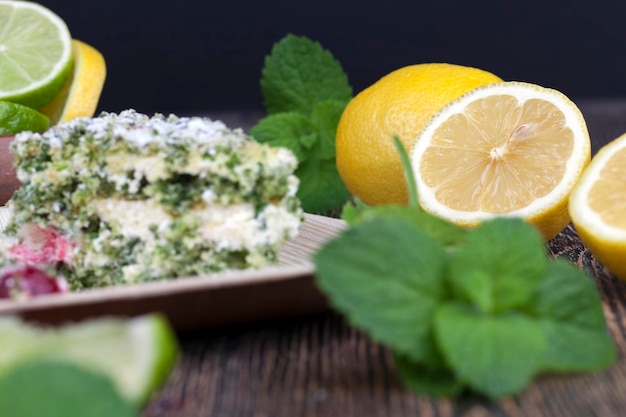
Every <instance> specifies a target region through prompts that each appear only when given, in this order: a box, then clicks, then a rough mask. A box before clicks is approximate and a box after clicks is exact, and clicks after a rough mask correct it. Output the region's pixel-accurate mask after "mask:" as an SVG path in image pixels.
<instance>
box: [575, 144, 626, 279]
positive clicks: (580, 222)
mask: <svg viewBox="0 0 626 417" xmlns="http://www.w3.org/2000/svg"><path fill="white" fill-rule="evenodd" d="M569 212H570V215H571V217H572V223H573V224H574V226H575V227H576V230H577V231H578V234H579V235H580V238H581V240H582V241H583V243H584V244H585V245H586V246H587V247H588V248H589V251H590V252H591V253H592V254H593V255H594V256H595V257H596V259H597V260H598V261H600V262H601V263H603V264H604V265H605V266H606V267H608V268H609V269H610V270H611V271H612V272H613V273H614V274H615V275H616V276H617V277H619V278H621V279H623V280H626V261H625V259H626V134H624V135H622V136H620V137H619V138H617V139H615V140H614V141H612V142H610V143H609V144H608V145H605V146H604V147H603V148H602V149H600V150H599V151H598V153H597V154H596V155H595V156H594V157H593V160H592V161H591V163H590V164H589V166H588V167H587V169H586V170H585V172H584V173H583V175H582V177H581V178H580V180H579V182H578V184H576V187H574V190H573V191H572V195H571V197H570V202H569Z"/></svg>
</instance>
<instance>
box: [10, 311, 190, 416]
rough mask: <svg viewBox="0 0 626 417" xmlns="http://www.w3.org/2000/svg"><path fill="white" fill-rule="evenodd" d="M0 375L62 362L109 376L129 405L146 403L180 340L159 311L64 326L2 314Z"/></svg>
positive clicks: (171, 362)
mask: <svg viewBox="0 0 626 417" xmlns="http://www.w3.org/2000/svg"><path fill="white" fill-rule="evenodd" d="M0 346H1V349H0V376H2V375H4V374H6V373H7V372H8V371H10V370H12V369H13V368H14V367H15V366H17V365H21V364H24V363H27V362H30V361H35V360H47V359H53V360H63V361H67V362H70V363H72V364H75V365H77V366H80V367H84V368H85V369H87V370H91V371H95V372H99V373H101V374H103V375H106V376H108V377H110V378H111V380H112V381H113V383H114V385H115V387H116V388H117V390H118V391H119V393H120V394H121V395H122V396H123V397H124V398H126V399H127V400H129V401H130V402H131V403H133V404H138V405H141V404H143V403H145V402H146V401H147V400H148V399H149V397H150V396H151V395H152V394H153V393H154V391H155V390H156V389H157V388H159V387H160V386H161V385H162V384H163V383H164V382H165V380H166V379H167V377H168V376H169V374H170V372H171V370H172V369H173V367H174V365H175V363H176V358H177V354H178V343H177V341H176V337H175V334H174V332H173V330H172V329H171V327H170V325H169V323H168V322H167V320H166V319H165V318H164V317H163V316H161V315H158V314H151V315H145V316H139V317H136V318H133V319H122V318H100V319H92V320H88V321H84V322H79V323H73V324H68V325H65V326H63V327H58V328H52V327H38V326H35V325H33V324H27V323H24V322H22V321H20V320H19V319H17V318H14V317H3V318H0Z"/></svg>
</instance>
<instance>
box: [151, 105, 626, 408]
mask: <svg viewBox="0 0 626 417" xmlns="http://www.w3.org/2000/svg"><path fill="white" fill-rule="evenodd" d="M577 104H578V105H579V107H580V108H581V110H582V112H583V114H584V115H585V119H586V121H587V124H588V128H589V133H590V136H591V140H592V147H593V148H592V151H593V152H594V153H595V152H596V151H597V150H598V149H599V147H600V146H602V145H603V144H605V143H607V142H609V141H610V140H612V139H614V138H616V137H617V136H619V135H621V134H622V133H624V132H626V101H606V100H593V101H591V100H588V101H579V102H578V103H577ZM210 116H211V117H213V118H216V119H217V118H219V119H222V120H223V121H224V122H225V123H227V124H228V125H229V126H231V127H235V126H241V127H243V128H244V129H247V128H248V127H250V126H251V125H252V124H253V123H254V122H255V121H256V120H257V118H258V117H259V116H260V115H259V114H257V113H241V114H234V113H213V114H210ZM548 246H549V249H550V251H551V252H552V253H555V254H565V255H567V256H568V257H569V258H570V259H571V260H572V261H573V262H575V263H576V264H578V265H579V266H580V267H582V268H585V269H587V270H588V271H589V273H590V274H591V275H592V276H593V277H594V278H595V280H596V282H597V285H598V288H599V289H600V291H601V293H602V296H603V298H604V306H605V313H606V318H607V323H608V327H609V329H610V331H611V333H612V334H613V336H614V340H615V342H616V344H617V346H618V349H619V358H618V361H617V362H616V364H615V365H614V366H612V367H611V368H610V369H608V370H606V371H604V372H601V373H597V374H592V375H575V376H572V375H570V376H542V377H540V378H538V379H536V380H535V381H534V382H533V384H532V385H530V386H529V387H528V388H527V389H526V390H525V391H524V392H523V393H522V394H521V395H519V396H518V397H514V398H507V399H504V400H502V401H500V402H498V403H489V402H486V401H484V400H480V399H476V398H467V399H463V400H457V401H450V400H433V399H431V398H429V397H426V396H421V395H416V394H415V393H413V392H411V391H409V390H407V389H405V388H403V387H402V385H401V384H400V381H399V379H398V377H397V375H396V371H395V369H394V364H393V360H392V357H391V355H390V352H389V351H388V350H387V349H386V348H384V347H382V346H380V345H378V344H376V343H373V342H371V341H370V340H368V338H367V337H366V336H364V335H363V334H362V333H360V332H359V331H356V330H354V329H353V328H351V327H350V326H349V325H347V324H346V322H345V321H344V320H343V319H342V318H341V317H340V316H339V315H337V314H335V313H333V312H327V313H324V314H321V315H315V316H305V317H291V318H288V319H282V320H276V321H271V322H257V323H242V324H238V325H231V326H228V327H222V328H210V329H204V330H202V331H195V332H192V333H181V334H179V340H180V345H181V357H180V360H179V363H178V365H177V367H176V368H175V370H174V372H173V373H172V375H171V377H170V378H169V379H168V381H167V383H166V384H165V386H164V387H163V388H162V389H161V390H160V391H159V392H157V394H156V395H155V396H154V398H153V399H152V401H151V402H150V403H149V404H148V406H147V408H146V409H145V411H144V414H143V415H144V416H145V417H208V416H216V417H313V416H333V417H335V416H336V417H351V416H356V417H370V416H371V417H374V416H376V417H378V416H393V417H395V416H424V417H426V416H427V417H447V416H464V417H470V416H471V417H483V416H511V417H521V416H529V417H533V416H546V417H547V416H550V417H557V416H563V417H578V416H580V417H583V416H584V417H588V416H601V417H609V416H616V417H617V416H620V417H622V416H626V358H625V357H624V352H625V350H626V284H625V283H622V282H620V281H618V280H617V279H616V278H615V277H614V276H612V275H611V273H610V272H609V271H607V270H606V269H605V268H603V267H602V266H601V265H599V264H598V263H597V262H596V261H595V260H594V259H593V257H592V256H591V255H590V254H589V252H588V251H586V250H585V248H584V247H583V246H582V244H581V242H580V240H579V238H578V236H577V234H576V232H575V230H573V229H572V228H571V226H570V227H568V228H567V229H566V230H565V231H564V232H562V233H561V234H559V235H558V236H557V237H556V238H554V239H553V240H552V241H551V242H549V243H548ZM207 314H219V311H214V312H209V311H207Z"/></svg>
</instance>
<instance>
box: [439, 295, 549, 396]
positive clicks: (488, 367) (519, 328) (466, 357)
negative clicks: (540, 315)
mask: <svg viewBox="0 0 626 417" xmlns="http://www.w3.org/2000/svg"><path fill="white" fill-rule="evenodd" d="M435 335H436V338H437V342H438V344H439V346H440V348H441V351H442V353H443V355H444V357H445V358H446V360H447V362H448V363H449V364H450V366H451V367H452V369H453V370H454V372H455V373H456V375H457V377H458V378H459V379H460V380H461V381H463V382H465V383H467V385H468V386H469V387H471V388H472V389H474V390H475V391H476V392H479V393H482V394H484V395H486V396H488V397H490V398H491V399H498V398H500V397H502V396H505V395H508V394H514V393H517V392H519V391H521V390H522V389H523V388H524V387H525V386H526V385H527V384H528V383H529V382H530V381H531V379H532V378H533V376H534V375H535V374H536V373H537V372H538V371H539V370H540V365H541V360H540V358H542V357H543V352H544V349H545V343H546V341H545V337H544V332H543V329H542V328H541V326H540V325H539V323H537V322H535V321H533V320H532V319H529V318H527V317H524V316H522V315H519V314H514V313H511V314H505V315H500V316H490V315H485V314H482V313H480V312H477V311H476V310H475V309H474V308H472V307H471V306H469V305H463V304H459V303H446V304H443V305H441V306H440V307H439V308H438V309H437V312H436V315H435Z"/></svg>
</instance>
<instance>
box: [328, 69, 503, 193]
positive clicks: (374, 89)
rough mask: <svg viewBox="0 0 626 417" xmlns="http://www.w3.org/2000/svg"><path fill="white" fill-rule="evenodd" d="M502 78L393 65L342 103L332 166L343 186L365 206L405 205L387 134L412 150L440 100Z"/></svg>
mask: <svg viewBox="0 0 626 417" xmlns="http://www.w3.org/2000/svg"><path fill="white" fill-rule="evenodd" d="M501 81H502V80H501V79H500V78H499V77H497V76H495V75H493V74H491V73H489V72H486V71H483V70H480V69H476V68H471V67H465V66H460V65H452V64H440V63H432V64H417V65H410V66H407V67H403V68H400V69H398V70H395V71H393V72H391V73H389V74H387V75H386V76H384V77H383V78H381V79H380V80H378V81H377V82H375V83H374V84H372V85H371V86H369V87H368V88H366V89H365V90H363V91H361V92H360V93H359V94H357V95H356V96H355V97H354V98H353V99H352V100H351V101H350V102H349V103H348V105H347V106H346V108H345V110H344V112H343V114H342V115H341V118H340V120H339V124H338V126H337V135H336V142H335V145H336V152H337V153H336V155H337V156H336V157H337V169H338V171H339V175H340V176H341V178H342V180H343V182H344V183H345V185H346V187H347V188H348V190H349V191H350V193H352V195H355V196H357V197H359V198H360V199H362V200H363V201H364V202H366V203H367V204H370V205H380V204H406V203H407V200H408V197H407V191H406V190H407V186H406V181H405V179H404V174H403V171H402V166H401V164H400V159H399V157H398V153H397V151H396V148H395V146H394V143H393V140H392V137H393V135H397V136H398V137H399V139H400V140H401V141H402V144H403V145H404V147H405V148H406V149H411V148H412V147H413V143H414V142H415V139H416V137H417V135H418V134H419V132H420V131H421V130H422V129H423V127H424V126H425V125H426V122H428V120H429V119H430V118H431V117H432V116H433V115H434V114H435V113H436V112H438V111H439V110H440V109H441V108H442V107H443V106H444V105H446V104H447V103H449V102H450V101H452V100H454V99H456V98H458V97H459V96H461V95H462V94H464V93H466V92H467V91H469V90H472V89H474V88H476V87H479V86H482V85H485V84H489V83H495V82H501Z"/></svg>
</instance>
